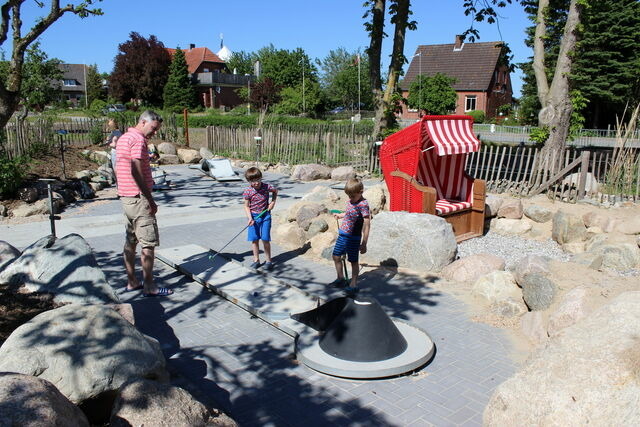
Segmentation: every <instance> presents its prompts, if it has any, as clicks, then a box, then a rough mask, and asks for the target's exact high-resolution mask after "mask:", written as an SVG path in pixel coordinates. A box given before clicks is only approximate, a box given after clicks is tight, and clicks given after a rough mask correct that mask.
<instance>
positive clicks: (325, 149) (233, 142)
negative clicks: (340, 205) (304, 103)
mask: <svg viewBox="0 0 640 427" xmlns="http://www.w3.org/2000/svg"><path fill="white" fill-rule="evenodd" d="M258 135H261V136H260V138H261V139H256V137H257V136H258ZM207 147H208V148H209V149H210V150H211V151H212V152H214V153H216V154H218V155H223V156H228V157H233V158H242V159H258V160H259V161H261V162H271V163H286V164H291V165H294V164H303V163H320V164H326V165H329V166H345V165H350V166H353V167H354V168H356V169H358V170H365V169H366V170H369V171H377V170H379V169H380V162H379V159H378V154H377V146H376V145H375V144H374V143H373V141H372V139H371V137H370V136H369V135H366V134H359V133H357V132H355V130H354V128H353V127H349V126H346V127H342V128H323V127H316V128H311V127H310V128H307V129H303V130H302V129H291V128H288V127H286V126H282V125H278V126H273V127H268V128H266V129H262V130H261V131H260V130H258V129H254V128H231V127H220V126H208V127H207Z"/></svg>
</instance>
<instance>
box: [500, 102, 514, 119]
mask: <svg viewBox="0 0 640 427" xmlns="http://www.w3.org/2000/svg"><path fill="white" fill-rule="evenodd" d="M512 110H513V107H512V106H511V104H503V105H501V106H499V107H498V109H497V111H498V113H502V115H503V116H508V115H509V114H511V111H512Z"/></svg>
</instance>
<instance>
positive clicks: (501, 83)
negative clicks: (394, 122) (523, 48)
mask: <svg viewBox="0 0 640 427" xmlns="http://www.w3.org/2000/svg"><path fill="white" fill-rule="evenodd" d="M502 49H503V44H502V42H483V43H463V42H462V41H461V40H460V36H456V41H455V43H452V44H436V45H420V46H418V48H417V49H416V52H415V54H414V56H413V57H412V58H411V63H410V64H409V69H408V70H407V73H406V75H405V78H404V80H403V81H402V82H401V83H400V89H401V91H402V97H403V98H406V97H407V96H408V95H409V88H410V87H411V83H413V81H414V80H415V79H416V77H417V76H418V75H420V74H423V75H426V76H433V75H435V74H436V73H441V74H446V75H447V76H449V77H453V78H455V79H456V83H454V84H453V85H452V86H453V88H454V89H455V91H456V93H457V94H458V100H457V102H456V110H455V114H465V113H466V112H468V111H471V110H482V111H484V112H485V115H486V117H487V118H492V117H496V116H497V115H498V112H497V109H498V107H500V106H501V105H504V104H509V105H510V104H511V103H512V98H513V90H512V87H511V75H510V72H509V68H508V66H507V64H505V63H504V61H502V60H501V59H502V55H501V54H502ZM400 116H401V118H403V119H417V118H418V117H419V114H418V111H417V110H409V109H408V108H407V106H406V105H405V104H403V105H402V113H401V114H400Z"/></svg>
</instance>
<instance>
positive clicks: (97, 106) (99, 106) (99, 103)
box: [89, 99, 107, 113]
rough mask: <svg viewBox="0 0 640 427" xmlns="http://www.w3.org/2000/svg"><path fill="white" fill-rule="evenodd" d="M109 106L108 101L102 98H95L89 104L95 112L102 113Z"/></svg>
mask: <svg viewBox="0 0 640 427" xmlns="http://www.w3.org/2000/svg"><path fill="white" fill-rule="evenodd" d="M106 106H107V102H106V101H103V100H102V99H94V100H93V101H92V102H91V105H89V109H90V110H91V111H93V112H95V113H99V112H100V113H101V112H102V110H103V109H104V108H105V107H106Z"/></svg>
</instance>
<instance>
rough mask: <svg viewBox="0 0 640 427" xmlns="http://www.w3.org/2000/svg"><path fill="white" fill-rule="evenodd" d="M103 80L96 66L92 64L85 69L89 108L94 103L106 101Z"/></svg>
mask: <svg viewBox="0 0 640 427" xmlns="http://www.w3.org/2000/svg"><path fill="white" fill-rule="evenodd" d="M103 80H104V78H103V76H102V74H100V73H98V66H97V65H95V64H94V65H90V66H88V67H87V102H88V103H89V105H90V106H92V105H93V102H94V101H105V100H106V99H107V91H106V89H105V87H104V84H103ZM105 105H106V102H105Z"/></svg>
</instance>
